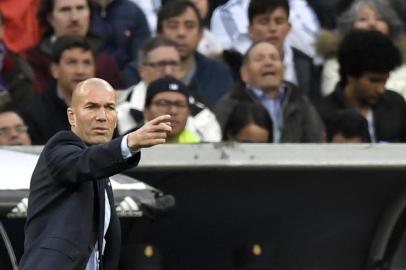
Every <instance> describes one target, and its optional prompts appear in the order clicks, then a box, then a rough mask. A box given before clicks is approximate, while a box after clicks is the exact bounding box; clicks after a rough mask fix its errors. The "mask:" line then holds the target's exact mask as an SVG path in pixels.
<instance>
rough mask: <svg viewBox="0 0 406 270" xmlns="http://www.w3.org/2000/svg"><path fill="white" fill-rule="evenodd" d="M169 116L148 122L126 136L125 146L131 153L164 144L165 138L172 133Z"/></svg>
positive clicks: (162, 116)
mask: <svg viewBox="0 0 406 270" xmlns="http://www.w3.org/2000/svg"><path fill="white" fill-rule="evenodd" d="M170 119H171V116H170V115H161V116H158V117H156V118H154V119H152V120H151V121H148V122H147V123H145V125H143V126H142V127H141V128H139V129H137V130H136V131H133V132H131V133H129V134H128V138H127V144H128V147H129V148H130V150H131V151H137V150H139V149H141V148H146V147H151V146H154V145H157V144H163V143H165V142H166V137H167V136H168V134H169V133H170V132H171V131H172V128H171V124H170V122H169V120H170Z"/></svg>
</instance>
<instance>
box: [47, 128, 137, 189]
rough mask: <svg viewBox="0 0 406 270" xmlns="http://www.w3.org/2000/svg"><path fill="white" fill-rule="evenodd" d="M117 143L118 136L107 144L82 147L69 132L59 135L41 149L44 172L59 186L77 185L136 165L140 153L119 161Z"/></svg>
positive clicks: (118, 141)
mask: <svg viewBox="0 0 406 270" xmlns="http://www.w3.org/2000/svg"><path fill="white" fill-rule="evenodd" d="M121 140H122V137H118V138H116V139H114V140H112V141H111V142H109V143H105V144H99V145H92V146H86V145H85V144H84V143H83V142H82V141H81V140H80V139H79V138H78V137H77V136H76V135H75V134H73V133H72V132H70V131H69V132H60V133H59V134H58V135H57V136H55V137H54V138H53V139H51V141H50V143H49V144H47V146H46V149H45V160H46V162H47V167H48V170H49V171H48V173H49V174H50V175H51V176H52V177H53V178H54V179H56V181H57V182H60V183H61V184H69V183H70V184H79V183H82V182H84V181H92V180H97V179H100V178H105V177H109V176H112V175H114V174H117V173H120V172H121V171H123V170H126V169H129V168H130V167H133V166H136V165H137V164H138V162H139V160H140V156H141V155H140V153H139V152H138V153H137V154H135V155H134V156H133V157H131V158H129V159H123V157H122V154H121V146H120V144H121Z"/></svg>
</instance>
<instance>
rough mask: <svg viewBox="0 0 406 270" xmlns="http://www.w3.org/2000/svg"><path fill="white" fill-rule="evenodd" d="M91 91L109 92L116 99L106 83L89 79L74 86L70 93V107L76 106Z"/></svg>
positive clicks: (96, 79)
mask: <svg viewBox="0 0 406 270" xmlns="http://www.w3.org/2000/svg"><path fill="white" fill-rule="evenodd" d="M92 89H94V90H96V91H106V92H110V93H113V94H114V97H116V92H115V91H114V89H113V87H112V86H111V85H110V84H109V83H108V82H107V81H105V80H103V79H99V78H90V79H87V80H84V81H82V82H80V83H78V84H77V85H76V87H75V89H74V90H73V93H72V102H71V107H75V106H77V104H78V102H79V101H80V100H81V99H82V98H83V97H84V96H86V95H87V94H88V93H89V91H90V90H92Z"/></svg>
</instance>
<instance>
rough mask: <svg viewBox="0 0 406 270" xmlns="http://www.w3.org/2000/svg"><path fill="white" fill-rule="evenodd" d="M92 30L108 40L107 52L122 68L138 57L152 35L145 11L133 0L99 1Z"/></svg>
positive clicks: (105, 50) (106, 43)
mask: <svg viewBox="0 0 406 270" xmlns="http://www.w3.org/2000/svg"><path fill="white" fill-rule="evenodd" d="M95 3H96V8H95V11H94V12H93V13H92V26H91V32H92V33H93V34H95V35H96V36H98V37H101V38H102V39H103V40H104V41H105V46H104V49H103V51H104V52H107V53H108V54H109V55H112V56H114V59H115V60H116V63H117V64H118V66H119V68H120V69H123V68H124V66H125V65H127V64H128V63H130V62H131V61H136V60H137V53H138V48H139V47H140V46H141V44H142V43H143V42H144V41H145V40H147V39H148V38H149V37H150V36H151V34H150V31H149V27H148V22H147V19H146V18H145V15H144V12H143V11H142V10H141V9H140V8H139V7H138V6H137V5H136V4H134V3H132V2H131V1H130V0H110V1H106V0H97V1H95Z"/></svg>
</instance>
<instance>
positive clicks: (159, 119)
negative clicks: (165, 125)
mask: <svg viewBox="0 0 406 270" xmlns="http://www.w3.org/2000/svg"><path fill="white" fill-rule="evenodd" d="M169 119H171V116H170V115H169V114H164V115H160V116H158V117H155V118H154V119H152V120H151V121H148V123H150V124H152V125H159V124H160V123H162V122H168V120H169Z"/></svg>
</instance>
